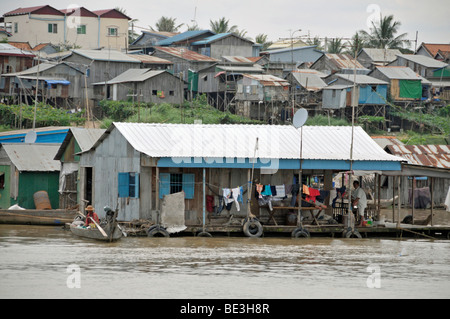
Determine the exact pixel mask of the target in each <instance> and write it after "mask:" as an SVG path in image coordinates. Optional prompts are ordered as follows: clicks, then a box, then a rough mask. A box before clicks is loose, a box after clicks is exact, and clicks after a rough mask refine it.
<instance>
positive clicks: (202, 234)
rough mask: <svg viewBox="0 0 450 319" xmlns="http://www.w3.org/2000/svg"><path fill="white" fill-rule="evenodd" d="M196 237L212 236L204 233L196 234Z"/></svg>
mask: <svg viewBox="0 0 450 319" xmlns="http://www.w3.org/2000/svg"><path fill="white" fill-rule="evenodd" d="M197 237H212V235H211V234H210V233H208V232H206V231H202V232H200V233H198V235H197Z"/></svg>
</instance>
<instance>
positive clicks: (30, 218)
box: [0, 209, 77, 226]
mask: <svg viewBox="0 0 450 319" xmlns="http://www.w3.org/2000/svg"><path fill="white" fill-rule="evenodd" d="M76 215H77V212H76V211H71V210H65V209H52V210H36V209H25V210H12V209H0V224H12V225H43V226H60V225H64V224H65V223H70V222H72V221H73V219H74V218H75V216H76Z"/></svg>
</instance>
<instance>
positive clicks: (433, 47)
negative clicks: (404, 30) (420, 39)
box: [421, 43, 450, 57]
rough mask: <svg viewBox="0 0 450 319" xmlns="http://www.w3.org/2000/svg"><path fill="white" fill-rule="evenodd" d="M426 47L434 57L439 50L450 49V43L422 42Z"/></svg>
mask: <svg viewBox="0 0 450 319" xmlns="http://www.w3.org/2000/svg"><path fill="white" fill-rule="evenodd" d="M422 46H423V47H424V48H425V50H427V51H428V52H429V53H430V54H431V55H432V56H433V57H434V56H436V54H437V53H438V51H439V50H441V51H450V44H448V43H422V44H421V47H422Z"/></svg>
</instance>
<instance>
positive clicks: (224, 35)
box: [191, 32, 231, 45]
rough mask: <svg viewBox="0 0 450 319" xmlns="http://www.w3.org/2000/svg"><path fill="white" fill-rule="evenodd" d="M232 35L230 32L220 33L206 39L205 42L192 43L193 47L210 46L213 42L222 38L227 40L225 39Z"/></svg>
mask: <svg viewBox="0 0 450 319" xmlns="http://www.w3.org/2000/svg"><path fill="white" fill-rule="evenodd" d="M230 34H231V33H230V32H228V33H218V34H215V35H212V36H210V37H207V38H205V39H203V40H200V41H195V42H193V43H191V45H203V44H209V43H211V42H214V41H217V40H220V39H222V38H225V37H227V36H229V35H230Z"/></svg>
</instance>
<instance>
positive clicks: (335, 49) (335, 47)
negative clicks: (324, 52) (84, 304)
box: [327, 38, 344, 54]
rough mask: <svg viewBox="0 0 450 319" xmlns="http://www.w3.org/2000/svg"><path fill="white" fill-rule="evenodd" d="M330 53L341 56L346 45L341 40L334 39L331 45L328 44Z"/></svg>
mask: <svg viewBox="0 0 450 319" xmlns="http://www.w3.org/2000/svg"><path fill="white" fill-rule="evenodd" d="M327 49H328V53H335V54H339V53H341V52H342V50H343V49H344V44H343V43H342V39H341V38H333V39H331V41H330V43H328V48H327Z"/></svg>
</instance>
